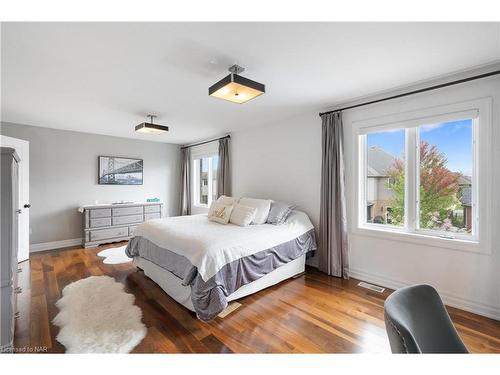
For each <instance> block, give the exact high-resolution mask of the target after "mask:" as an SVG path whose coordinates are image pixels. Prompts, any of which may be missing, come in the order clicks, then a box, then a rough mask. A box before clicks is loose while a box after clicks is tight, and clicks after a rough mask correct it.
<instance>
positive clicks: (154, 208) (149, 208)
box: [144, 204, 161, 214]
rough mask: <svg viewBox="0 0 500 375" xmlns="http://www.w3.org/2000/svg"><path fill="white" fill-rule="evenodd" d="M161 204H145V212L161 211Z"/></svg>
mask: <svg viewBox="0 0 500 375" xmlns="http://www.w3.org/2000/svg"><path fill="white" fill-rule="evenodd" d="M160 211H161V209H160V205H159V204H158V205H154V206H144V213H145V214H150V213H153V212H160Z"/></svg>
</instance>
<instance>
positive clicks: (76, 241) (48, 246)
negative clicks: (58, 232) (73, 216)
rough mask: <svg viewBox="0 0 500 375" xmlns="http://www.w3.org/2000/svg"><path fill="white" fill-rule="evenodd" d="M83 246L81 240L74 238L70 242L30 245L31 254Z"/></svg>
mask: <svg viewBox="0 0 500 375" xmlns="http://www.w3.org/2000/svg"><path fill="white" fill-rule="evenodd" d="M81 244H82V239H81V238H72V239H70V240H62V241H53V242H42V243H33V244H31V245H30V253H36V252H37V251H45V250H52V249H60V248H62V247H70V246H77V245H81Z"/></svg>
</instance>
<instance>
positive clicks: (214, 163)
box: [212, 155, 219, 201]
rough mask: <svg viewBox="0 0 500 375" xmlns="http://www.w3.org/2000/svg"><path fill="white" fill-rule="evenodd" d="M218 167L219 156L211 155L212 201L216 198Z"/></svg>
mask: <svg viewBox="0 0 500 375" xmlns="http://www.w3.org/2000/svg"><path fill="white" fill-rule="evenodd" d="M218 167H219V156H218V155H215V156H212V201H215V200H216V199H217V168H218Z"/></svg>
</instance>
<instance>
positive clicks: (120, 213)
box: [113, 206, 143, 216]
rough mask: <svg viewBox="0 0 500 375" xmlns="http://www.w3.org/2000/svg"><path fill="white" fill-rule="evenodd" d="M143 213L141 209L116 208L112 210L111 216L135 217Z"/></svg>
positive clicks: (139, 207) (140, 207)
mask: <svg viewBox="0 0 500 375" xmlns="http://www.w3.org/2000/svg"><path fill="white" fill-rule="evenodd" d="M142 213H143V207H142V206H138V207H117V208H113V216H125V215H137V214H142Z"/></svg>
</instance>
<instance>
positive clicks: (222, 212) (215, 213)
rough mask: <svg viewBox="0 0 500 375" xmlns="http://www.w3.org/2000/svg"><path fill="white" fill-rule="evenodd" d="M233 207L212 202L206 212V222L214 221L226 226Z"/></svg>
mask: <svg viewBox="0 0 500 375" xmlns="http://www.w3.org/2000/svg"><path fill="white" fill-rule="evenodd" d="M232 210H233V206H231V205H224V204H221V203H218V202H213V203H212V205H211V206H210V210H208V220H210V221H215V222H217V223H220V224H227V223H228V222H229V218H230V217H231V211H232Z"/></svg>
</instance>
